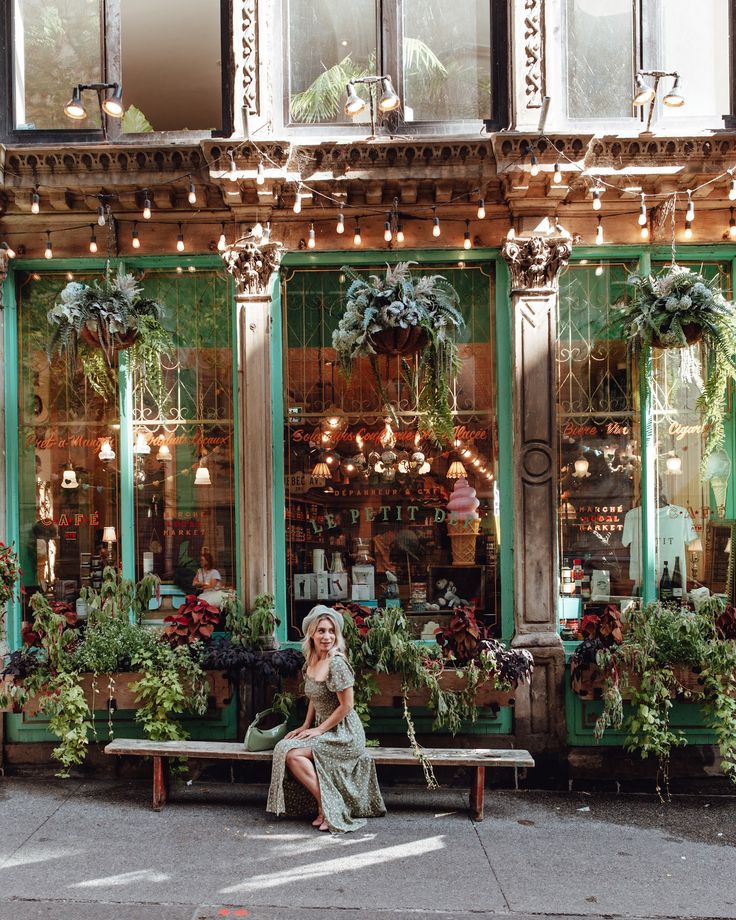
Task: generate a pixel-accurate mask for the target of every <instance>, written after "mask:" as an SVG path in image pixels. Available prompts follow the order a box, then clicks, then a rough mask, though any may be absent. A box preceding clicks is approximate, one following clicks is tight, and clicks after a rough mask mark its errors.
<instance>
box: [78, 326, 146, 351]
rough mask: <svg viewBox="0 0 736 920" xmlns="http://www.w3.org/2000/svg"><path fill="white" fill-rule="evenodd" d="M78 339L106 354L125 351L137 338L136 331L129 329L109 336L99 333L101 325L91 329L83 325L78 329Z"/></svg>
mask: <svg viewBox="0 0 736 920" xmlns="http://www.w3.org/2000/svg"><path fill="white" fill-rule="evenodd" d="M79 338H80V341H82V342H84V344H85V345H89V347H90V348H101V349H102V350H103V351H104V352H105V353H106V354H110V353H115V352H118V351H125V349H126V348H131V347H132V346H133V345H134V344H135V343H136V341H137V340H138V331H137V330H136V329H129V330H128V331H127V332H116V333H114V334H113V335H111V336H107V335H105V334H104V333H102V334H101V327H99V326H98V328H97V330H95V331H93V330H92V329H90V328H89V326H87V325H85V326H82V328H81V329H80V331H79Z"/></svg>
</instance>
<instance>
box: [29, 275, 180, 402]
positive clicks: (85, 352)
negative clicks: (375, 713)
mask: <svg viewBox="0 0 736 920" xmlns="http://www.w3.org/2000/svg"><path fill="white" fill-rule="evenodd" d="M141 290H142V289H141V287H140V285H139V284H138V282H137V281H136V279H135V278H134V277H133V275H131V274H129V273H128V272H125V271H124V270H123V267H122V265H121V266H119V267H118V271H117V274H116V275H114V276H113V275H112V274H111V272H110V269H109V266H108V270H107V271H106V273H105V276H104V278H103V279H102V280H101V281H93V282H92V283H91V284H82V283H80V282H79V281H70V282H69V284H67V285H66V287H65V288H64V290H63V291H62V292H61V294H60V295H59V300H58V301H57V302H56V304H55V305H54V306H53V307H52V308H51V310H49V312H48V314H47V316H48V321H49V325H50V326H51V327H52V329H53V331H52V334H51V342H50V345H49V352H50V353H51V354H53V353H54V352H58V353H59V354H66V355H67V358H68V361H69V365H70V367H74V365H75V363H76V356H77V354H79V357H80V358H81V361H82V368H83V370H84V375H85V377H86V378H87V380H88V381H89V383H90V385H91V386H92V388H93V389H94V390H95V391H96V392H97V393H99V394H100V396H102V397H103V398H105V399H106V398H108V397H113V398H114V395H115V392H116V386H115V374H114V371H115V364H116V361H115V356H116V354H117V352H119V351H121V350H122V349H128V354H129V358H128V365H129V367H130V369H131V371H133V372H134V373H135V374H137V375H138V376H139V379H140V380H145V384H146V387H147V388H148V389H149V390H150V392H151V393H152V395H153V396H154V399H155V400H156V402H157V404H158V405H159V406H161V404H162V403H163V401H164V397H163V377H162V372H161V356H162V355H165V354H169V353H170V352H171V351H172V349H173V347H174V343H173V341H172V338H171V336H170V335H169V333H168V332H167V331H166V330H165V329H164V327H163V325H162V323H161V320H162V318H163V314H164V308H163V306H162V305H161V304H160V303H158V302H157V301H155V300H151V299H150V298H148V297H142V296H141Z"/></svg>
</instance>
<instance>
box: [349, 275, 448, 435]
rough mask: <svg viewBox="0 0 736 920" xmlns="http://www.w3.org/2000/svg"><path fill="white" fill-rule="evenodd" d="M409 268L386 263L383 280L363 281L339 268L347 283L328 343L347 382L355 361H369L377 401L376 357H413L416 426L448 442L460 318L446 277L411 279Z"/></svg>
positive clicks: (379, 387) (377, 373)
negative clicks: (342, 309)
mask: <svg viewBox="0 0 736 920" xmlns="http://www.w3.org/2000/svg"><path fill="white" fill-rule="evenodd" d="M412 264H413V263H411V262H399V263H398V264H397V265H395V266H393V267H392V266H390V265H389V266H387V268H386V276H385V278H379V277H378V275H369V276H368V278H367V279H366V278H364V277H362V276H361V275H358V274H356V272H354V271H353V270H352V269H351V268H349V267H343V269H342V271H343V272H344V273H345V275H346V276H347V277H348V278H349V279H350V282H351V283H350V287H349V288H348V291H347V295H346V300H345V312H344V314H343V315H342V317H341V318H340V322H339V323H338V326H337V329H335V331H334V332H333V335H332V344H333V347H334V348H335V350H336V351H337V357H338V360H339V363H340V368H341V370H342V372H343V373H344V375H345V376H346V377H347V378H348V379H349V378H350V375H351V372H352V369H353V363H354V362H355V361H356V360H357V359H358V358H363V357H367V358H369V359H370V360H371V364H372V367H373V371H374V376H375V378H376V382H377V386H378V390H379V395H381V396H382V397H383V389H382V385H381V379H382V378H381V375H380V374H379V372H378V367H377V365H376V356H377V355H401V356H403V357H408V356H410V355H414V354H417V353H418V354H419V366H418V372H417V374H416V380H415V382H414V389H415V399H416V403H417V409H418V411H419V413H420V427H421V430H423V431H425V432H426V433H427V434H428V435H429V436H430V437H432V438H434V439H435V440H436V441H438V442H439V443H448V442H450V441H451V440H452V438H453V419H452V409H451V406H450V384H451V381H452V379H453V377H454V376H455V375H456V374H457V372H458V369H459V363H460V361H459V355H458V348H457V344H456V342H455V335H456V333H457V331H458V330H459V329H461V328H462V327H463V326H464V325H465V320H464V319H463V316H462V313H461V312H460V308H459V298H458V295H457V292H456V291H455V289H454V288H453V287H452V285H451V284H450V283H449V282H448V281H447V279H446V278H444V277H443V276H442V275H423V276H422V277H420V278H417V279H416V280H415V279H414V278H413V277H412V275H411V272H410V270H409V269H410V265H412ZM383 401H384V402H387V400H385V399H384V400H383Z"/></svg>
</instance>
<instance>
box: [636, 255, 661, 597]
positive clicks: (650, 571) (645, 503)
mask: <svg viewBox="0 0 736 920" xmlns="http://www.w3.org/2000/svg"><path fill="white" fill-rule="evenodd" d="M651 270H652V262H651V258H650V256H649V253H647V252H645V253H642V255H641V257H640V259H639V271H640V272H642V274H648V273H649V272H650V271H651ZM651 377H652V350H651V348H643V349H642V354H641V359H640V363H639V413H640V415H639V435H640V441H641V508H642V514H641V560H642V598H643V600H644V603H645V604H648V603H651V602H652V601H654V600H656V599H657V585H656V584H655V581H656V565H657V563H656V550H655V543H654V541H655V540H656V533H657V530H656V527H657V525H656V519H655V509H656V507H657V501H656V492H657V471H656V470H655V468H654V462H655V458H656V450H655V448H654V424H653V419H652V397H651V391H650V389H649V385H648V383H649V380H651Z"/></svg>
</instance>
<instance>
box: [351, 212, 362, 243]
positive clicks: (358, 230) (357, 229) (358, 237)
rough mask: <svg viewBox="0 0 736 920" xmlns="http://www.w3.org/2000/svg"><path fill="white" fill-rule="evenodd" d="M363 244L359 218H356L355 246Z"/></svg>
mask: <svg viewBox="0 0 736 920" xmlns="http://www.w3.org/2000/svg"><path fill="white" fill-rule="evenodd" d="M362 242H363V239H362V237H361V235H360V224H359V223H358V218H357V217H356V218H355V233H354V234H353V244H354V245H355V246H360V245H361V244H362Z"/></svg>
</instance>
